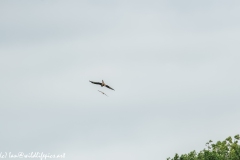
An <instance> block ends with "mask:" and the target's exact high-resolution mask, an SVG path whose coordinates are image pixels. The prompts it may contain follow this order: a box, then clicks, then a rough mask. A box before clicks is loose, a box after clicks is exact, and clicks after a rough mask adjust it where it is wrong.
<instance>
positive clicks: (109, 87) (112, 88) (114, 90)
mask: <svg viewBox="0 0 240 160" xmlns="http://www.w3.org/2000/svg"><path fill="white" fill-rule="evenodd" d="M106 87H107V88H109V89H111V90H114V89H113V88H111V87H109V86H108V85H106ZM114 91H115V90H114Z"/></svg>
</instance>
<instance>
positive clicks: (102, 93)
mask: <svg viewBox="0 0 240 160" xmlns="http://www.w3.org/2000/svg"><path fill="white" fill-rule="evenodd" d="M98 91H99V90H98ZM99 92H101V93H102V94H104V95H105V96H107V95H106V94H105V93H104V92H102V91H99ZM107 97H108V96H107Z"/></svg>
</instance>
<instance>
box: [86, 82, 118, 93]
mask: <svg viewBox="0 0 240 160" xmlns="http://www.w3.org/2000/svg"><path fill="white" fill-rule="evenodd" d="M89 82H91V83H93V84H98V85H101V87H104V86H105V87H107V88H109V89H111V90H114V89H113V88H111V87H110V86H108V85H106V84H105V83H104V81H103V80H102V83H100V82H93V81H89ZM114 91H115V90H114Z"/></svg>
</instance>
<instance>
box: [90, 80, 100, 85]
mask: <svg viewBox="0 0 240 160" xmlns="http://www.w3.org/2000/svg"><path fill="white" fill-rule="evenodd" d="M89 82H91V83H93V84H99V85H101V84H102V83H99V82H93V81H89Z"/></svg>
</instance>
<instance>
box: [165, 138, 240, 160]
mask: <svg viewBox="0 0 240 160" xmlns="http://www.w3.org/2000/svg"><path fill="white" fill-rule="evenodd" d="M239 140H240V136H239V134H238V135H236V136H234V139H232V137H228V138H226V139H225V140H224V141H222V142H221V141H218V142H216V143H215V144H214V143H212V142H213V141H212V140H210V141H208V142H207V143H206V146H207V149H203V150H202V151H200V152H199V153H197V152H196V151H195V150H194V151H192V152H190V153H188V154H183V155H178V154H175V156H174V158H167V160H240V145H239V144H238V141H239Z"/></svg>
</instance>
